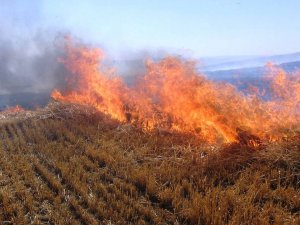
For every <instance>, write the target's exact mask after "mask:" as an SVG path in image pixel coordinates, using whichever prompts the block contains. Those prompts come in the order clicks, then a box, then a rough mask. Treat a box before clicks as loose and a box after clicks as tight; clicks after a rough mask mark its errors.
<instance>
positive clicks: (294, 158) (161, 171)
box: [0, 110, 300, 224]
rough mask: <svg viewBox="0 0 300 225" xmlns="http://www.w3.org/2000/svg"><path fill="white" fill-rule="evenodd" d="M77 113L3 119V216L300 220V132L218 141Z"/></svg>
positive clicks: (62, 220)
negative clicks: (269, 139) (280, 137)
mask: <svg viewBox="0 0 300 225" xmlns="http://www.w3.org/2000/svg"><path fill="white" fill-rule="evenodd" d="M70 112H72V110H70V111H69V113H68V114H67V115H59V114H55V112H53V111H51V112H50V116H47V117H42V116H38V117H32V118H29V117H28V118H27V119H22V118H19V119H14V118H9V119H6V120H5V122H3V121H4V120H3V121H1V120H0V224H31V223H32V224H299V223H300V163H299V162H300V138H294V139H292V140H285V141H282V142H280V143H279V142H278V143H273V144H268V145H264V144H263V145H262V146H260V147H258V148H256V149H254V148H250V147H247V146H242V145H230V146H223V147H216V146H210V145H207V144H204V143H202V142H200V141H199V140H198V139H197V138H195V137H194V136H192V135H188V134H170V133H162V132H151V133H146V132H143V131H141V130H139V129H136V128H134V127H132V126H130V125H124V124H123V125H121V124H118V123H117V122H116V121H113V120H111V119H109V118H106V117H105V116H103V115H101V114H97V113H94V114H89V115H87V114H85V113H84V110H83V113H77V112H74V113H70ZM51 113H53V116H51ZM16 118H17V117H16Z"/></svg>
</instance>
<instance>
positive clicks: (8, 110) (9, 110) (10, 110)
mask: <svg viewBox="0 0 300 225" xmlns="http://www.w3.org/2000/svg"><path fill="white" fill-rule="evenodd" d="M23 111H25V109H23V108H22V106H20V105H16V106H12V107H8V108H6V109H5V110H3V111H2V112H1V113H2V114H14V113H19V112H23Z"/></svg>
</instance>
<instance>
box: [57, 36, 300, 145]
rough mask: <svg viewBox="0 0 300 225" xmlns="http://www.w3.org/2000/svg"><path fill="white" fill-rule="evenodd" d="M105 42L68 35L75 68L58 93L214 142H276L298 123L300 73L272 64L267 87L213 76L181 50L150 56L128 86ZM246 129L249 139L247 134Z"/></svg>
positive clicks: (123, 118) (67, 59)
mask: <svg viewBox="0 0 300 225" xmlns="http://www.w3.org/2000/svg"><path fill="white" fill-rule="evenodd" d="M102 59H103V53H102V52H101V51H100V50H99V49H94V48H89V47H87V46H84V45H82V44H78V43H74V42H72V41H71V40H69V39H68V40H67V41H66V45H65V56H64V57H63V59H62V60H61V61H62V63H64V65H65V66H66V68H67V69H68V70H70V72H71V73H72V75H71V76H70V77H68V79H67V87H66V90H63V91H61V90H55V91H54V92H53V93H52V97H53V98H54V99H56V100H59V101H64V102H69V103H79V104H87V105H90V106H93V107H94V108H95V109H97V110H99V111H100V112H103V113H105V114H107V115H109V116H111V117H112V118H114V119H117V120H118V121H120V122H128V123H131V124H134V125H136V126H138V127H140V128H143V129H145V130H150V131H151V130H156V129H159V130H163V131H167V132H183V133H186V132H189V133H194V134H195V135H197V136H198V137H199V138H201V139H203V140H205V141H206V142H209V143H233V142H237V141H239V142H246V144H249V143H247V142H249V140H251V141H250V142H251V144H252V145H257V144H259V143H258V142H260V141H276V140H280V139H282V138H284V137H286V136H290V134H291V133H292V132H293V131H294V130H295V129H296V128H297V127H299V122H300V78H299V77H300V76H299V73H298V72H295V73H293V74H287V73H285V71H283V70H282V69H280V68H277V67H275V66H272V65H271V64H270V65H268V68H269V69H268V72H267V74H266V76H265V81H266V83H268V84H269V85H268V87H266V88H265V89H263V90H261V89H259V88H257V87H253V86H252V87H249V90H248V91H247V92H246V93H245V92H240V91H239V90H237V88H236V87H234V86H232V85H230V84H226V83H218V82H213V81H210V80H208V79H206V78H205V76H204V75H203V74H199V73H198V72H197V71H196V69H195V63H194V62H189V61H184V60H181V59H179V58H175V57H167V58H165V59H162V60H161V61H159V62H151V61H148V62H147V63H146V69H147V70H146V72H145V74H143V75H141V76H140V77H139V79H138V80H137V81H136V83H135V85H133V86H132V87H128V86H127V85H126V84H125V83H124V82H123V81H122V80H121V78H120V77H118V76H115V73H114V72H112V71H114V70H109V69H105V68H103V66H102V67H101V61H102ZM246 136H247V138H246V140H245V137H246Z"/></svg>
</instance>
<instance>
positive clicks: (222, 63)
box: [200, 52, 300, 71]
mask: <svg viewBox="0 0 300 225" xmlns="http://www.w3.org/2000/svg"><path fill="white" fill-rule="evenodd" d="M297 61H300V52H296V53H291V54H282V55H272V56H235V57H213V58H202V59H200V62H201V63H202V64H201V67H202V68H201V70H204V71H217V70H231V69H240V68H249V67H261V66H264V65H265V64H266V63H268V62H272V63H274V64H283V63H290V62H297Z"/></svg>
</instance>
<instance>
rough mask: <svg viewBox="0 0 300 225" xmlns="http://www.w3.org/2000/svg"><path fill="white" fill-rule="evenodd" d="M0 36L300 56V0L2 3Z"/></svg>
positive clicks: (197, 52)
mask: <svg viewBox="0 0 300 225" xmlns="http://www.w3.org/2000/svg"><path fill="white" fill-rule="evenodd" d="M0 21H1V22H0V25H1V26H0V31H1V32H2V35H6V36H9V35H11V36H13V37H15V38H16V39H18V38H24V37H25V38H26V37H29V36H30V35H32V34H33V33H35V32H36V31H37V30H38V32H40V33H43V32H45V34H47V32H53V31H55V32H56V31H57V32H59V31H62V32H65V31H68V32H70V33H72V34H74V35H76V36H77V37H79V38H81V39H83V40H84V41H86V42H93V43H99V44H101V45H102V46H104V47H105V49H108V50H109V51H110V52H111V53H112V54H113V55H115V56H117V55H118V54H120V53H122V52H126V51H128V50H130V51H141V50H151V51H153V50H160V49H165V50H167V51H169V50H170V51H178V52H186V53H187V54H190V55H192V56H196V57H198V56H224V55H258V54H264V55H268V54H280V53H289V52H297V51H300V1H299V0H247V1H246V0H232V1H231V0H151V1H150V0H139V1H138V0H135V1H133V0H118V1H117V0H107V1H105V0H94V1H93V0H77V1H76V0H65V1H62V0H48V1H46V0H36V1H34V0H23V1H22V0H1V4H0Z"/></svg>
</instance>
